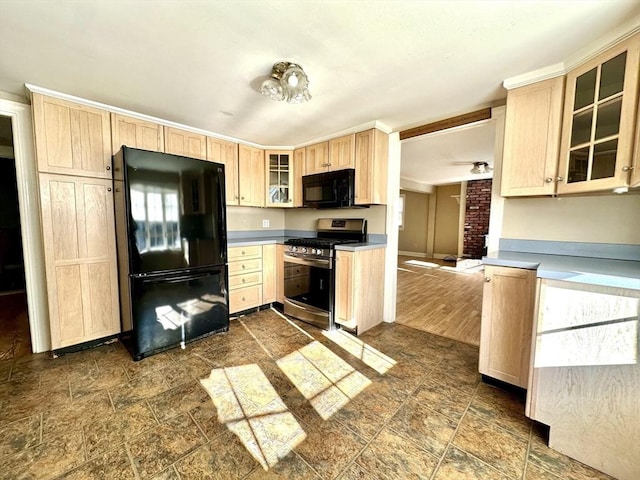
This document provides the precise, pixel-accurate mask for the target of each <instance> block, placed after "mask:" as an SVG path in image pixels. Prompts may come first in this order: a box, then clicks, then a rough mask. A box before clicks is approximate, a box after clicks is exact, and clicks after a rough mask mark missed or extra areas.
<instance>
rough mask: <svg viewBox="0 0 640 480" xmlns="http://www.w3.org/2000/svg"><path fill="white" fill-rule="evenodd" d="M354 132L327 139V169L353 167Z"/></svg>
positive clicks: (354, 154) (354, 162)
mask: <svg viewBox="0 0 640 480" xmlns="http://www.w3.org/2000/svg"><path fill="white" fill-rule="evenodd" d="M355 156H356V136H355V134H351V135H345V136H344V137H338V138H332V139H331V140H329V166H328V167H329V168H328V169H329V170H343V169H345V168H355V166H356V161H355Z"/></svg>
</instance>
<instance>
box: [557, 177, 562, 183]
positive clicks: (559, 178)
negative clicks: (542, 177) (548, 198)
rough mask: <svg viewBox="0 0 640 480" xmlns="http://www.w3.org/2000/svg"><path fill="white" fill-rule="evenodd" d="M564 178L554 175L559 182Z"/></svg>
mask: <svg viewBox="0 0 640 480" xmlns="http://www.w3.org/2000/svg"><path fill="white" fill-rule="evenodd" d="M563 180H564V177H556V182H561V181H563Z"/></svg>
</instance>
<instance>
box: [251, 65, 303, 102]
mask: <svg viewBox="0 0 640 480" xmlns="http://www.w3.org/2000/svg"><path fill="white" fill-rule="evenodd" d="M260 93H261V94H262V95H264V96H265V97H268V98H270V99H271V100H276V101H278V102H282V101H283V100H286V101H287V102H288V103H302V102H306V101H307V100H311V94H310V93H309V79H308V78H307V74H306V73H304V70H302V67H301V66H300V65H296V64H295V63H289V62H278V63H276V64H274V65H273V68H272V69H271V75H270V76H269V78H267V79H266V80H265V81H264V82H262V86H261V87H260Z"/></svg>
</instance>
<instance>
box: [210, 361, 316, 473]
mask: <svg viewBox="0 0 640 480" xmlns="http://www.w3.org/2000/svg"><path fill="white" fill-rule="evenodd" d="M200 383H201V384H202V386H203V387H204V388H205V390H206V391H207V393H208V394H209V396H210V397H211V399H212V400H213V403H214V405H215V407H216V409H217V411H218V421H219V422H220V423H224V424H226V425H227V427H228V428H229V430H231V431H232V432H233V433H235V434H236V435H237V436H238V438H239V439H240V440H241V441H242V443H243V444H244V446H245V447H246V448H247V450H248V451H249V453H251V455H252V456H253V458H255V459H256V460H257V461H258V462H259V463H260V465H262V468H264V469H265V470H268V469H269V467H273V466H274V465H275V464H276V463H278V460H279V459H281V458H283V457H284V456H286V455H287V454H288V453H289V452H290V451H291V450H293V449H294V448H295V447H296V446H298V445H299V444H300V443H301V442H302V441H303V440H304V439H305V438H306V437H307V435H306V433H305V432H304V430H303V429H302V427H300V424H299V423H298V422H297V421H296V419H295V417H294V416H293V414H291V412H289V411H288V409H287V406H286V405H285V404H284V402H283V401H282V399H281V398H280V396H279V395H278V393H277V392H276V390H275V389H274V388H273V386H272V385H271V383H270V382H269V380H268V379H267V377H266V376H265V374H264V372H263V371H262V370H261V369H260V367H259V366H258V365H256V364H250V365H241V366H237V367H227V368H218V369H214V370H211V374H210V375H209V377H208V378H205V379H202V380H200Z"/></svg>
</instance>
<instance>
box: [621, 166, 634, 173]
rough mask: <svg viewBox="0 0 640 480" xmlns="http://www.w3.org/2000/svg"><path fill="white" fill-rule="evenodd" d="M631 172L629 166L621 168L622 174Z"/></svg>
mask: <svg viewBox="0 0 640 480" xmlns="http://www.w3.org/2000/svg"><path fill="white" fill-rule="evenodd" d="M631 170H633V167H630V166H629V165H625V166H624V167H622V171H623V172H630V171H631Z"/></svg>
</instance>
